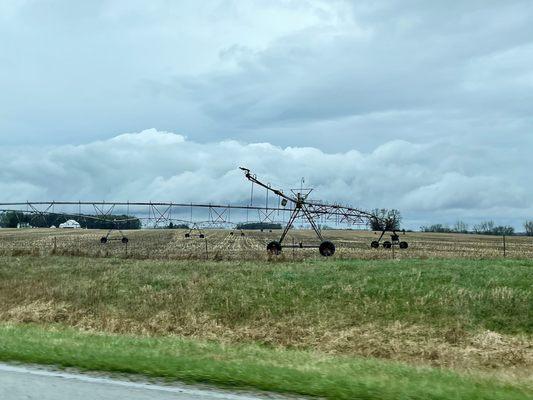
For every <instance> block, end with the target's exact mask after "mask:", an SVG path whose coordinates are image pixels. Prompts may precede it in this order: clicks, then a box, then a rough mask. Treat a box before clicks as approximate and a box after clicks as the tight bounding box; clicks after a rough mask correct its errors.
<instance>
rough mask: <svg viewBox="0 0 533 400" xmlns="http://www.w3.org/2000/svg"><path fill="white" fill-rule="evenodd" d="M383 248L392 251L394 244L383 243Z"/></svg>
mask: <svg viewBox="0 0 533 400" xmlns="http://www.w3.org/2000/svg"><path fill="white" fill-rule="evenodd" d="M383 247H384V248H386V249H390V248H391V247H392V243H391V242H389V241H388V240H387V241H385V242H383Z"/></svg>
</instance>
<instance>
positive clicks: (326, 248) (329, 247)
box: [318, 240, 335, 257]
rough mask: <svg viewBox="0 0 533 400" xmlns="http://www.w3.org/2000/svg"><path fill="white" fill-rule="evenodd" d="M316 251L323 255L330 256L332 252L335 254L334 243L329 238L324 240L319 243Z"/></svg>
mask: <svg viewBox="0 0 533 400" xmlns="http://www.w3.org/2000/svg"><path fill="white" fill-rule="evenodd" d="M318 251H320V254H322V255H323V256H324V257H331V256H332V255H333V254H335V245H334V244H333V243H332V242H330V241H329V240H325V241H324V242H322V243H320V246H319V247H318Z"/></svg>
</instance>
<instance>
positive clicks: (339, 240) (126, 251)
mask: <svg viewBox="0 0 533 400" xmlns="http://www.w3.org/2000/svg"><path fill="white" fill-rule="evenodd" d="M106 233H107V231H99V230H85V229H77V230H68V229H0V255H24V254H27V255H41V256H43V255H50V254H59V255H81V256H90V257H125V258H135V259H175V260H180V259H181V260H184V259H203V260H205V259H211V260H258V259H264V260H266V259H267V258H268V256H267V254H266V245H267V243H268V242H270V241H271V240H277V239H278V238H279V235H280V232H279V231H273V232H266V231H265V232H260V231H242V232H241V231H238V230H235V231H231V230H214V229H213V230H205V231H203V233H204V234H205V238H204V239H200V238H198V237H195V236H192V237H189V238H186V237H185V233H186V231H184V230H179V229H175V230H165V229H157V230H135V231H124V234H125V235H126V236H127V237H128V239H129V242H128V244H127V246H126V245H124V244H122V243H121V241H120V240H110V241H109V242H108V243H106V244H105V245H103V244H101V243H100V238H101V237H102V236H105V235H106ZM323 235H324V237H325V238H326V239H327V240H331V241H333V242H334V243H335V245H336V248H337V251H336V253H335V255H334V256H333V258H335V259H352V258H358V259H367V260H372V259H391V258H395V259H405V258H407V259H413V258H418V259H425V258H465V259H497V258H502V257H504V256H506V257H509V258H516V259H522V258H533V238H531V237H521V236H512V237H507V238H505V246H504V241H503V238H502V237H497V236H487V235H473V234H439V233H418V232H415V233H406V234H405V235H402V236H401V239H402V240H405V241H407V242H408V243H409V248H408V249H405V250H400V249H398V248H393V249H383V248H379V249H371V248H370V242H371V241H372V240H375V239H376V238H377V237H378V235H377V233H375V232H370V231H350V230H325V231H323ZM110 237H111V238H113V239H120V238H121V236H120V234H119V233H118V232H113V233H112V235H111V236H110ZM300 242H303V243H304V244H319V242H318V240H317V238H316V236H315V235H314V233H313V232H312V231H308V230H292V231H291V232H290V233H289V235H288V236H287V238H286V240H285V244H298V243H300ZM504 247H505V251H504ZM276 258H278V259H280V260H282V261H288V260H303V259H320V258H321V256H320V255H319V254H318V250H317V249H295V250H292V249H284V251H283V253H282V254H281V255H280V256H278V257H276Z"/></svg>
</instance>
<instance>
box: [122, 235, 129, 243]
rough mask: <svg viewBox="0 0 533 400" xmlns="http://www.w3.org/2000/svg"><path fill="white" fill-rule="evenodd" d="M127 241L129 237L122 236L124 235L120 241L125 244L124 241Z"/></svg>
mask: <svg viewBox="0 0 533 400" xmlns="http://www.w3.org/2000/svg"><path fill="white" fill-rule="evenodd" d="M128 242H129V239H128V238H127V237H125V236H124V237H123V238H122V243H124V244H126V243H128Z"/></svg>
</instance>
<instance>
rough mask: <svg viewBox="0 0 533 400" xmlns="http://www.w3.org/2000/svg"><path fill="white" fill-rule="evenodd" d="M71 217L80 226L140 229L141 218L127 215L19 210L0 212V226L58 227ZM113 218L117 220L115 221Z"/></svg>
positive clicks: (88, 227)
mask: <svg viewBox="0 0 533 400" xmlns="http://www.w3.org/2000/svg"><path fill="white" fill-rule="evenodd" d="M69 219H73V220H75V221H76V222H78V223H79V224H80V226H81V227H82V228H87V229H112V228H117V227H118V228H120V229H140V228H141V220H140V219H139V218H137V217H132V216H128V215H104V216H102V215H87V216H79V215H74V214H73V215H69V214H54V213H50V214H41V215H40V214H35V213H34V214H32V213H23V212H20V211H5V212H3V213H0V227H2V228H16V227H17V225H18V224H29V225H31V226H33V227H35V228H50V227H51V226H55V227H59V225H60V224H62V223H64V222H66V221H68V220H69ZM113 220H118V222H117V223H115V222H113Z"/></svg>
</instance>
